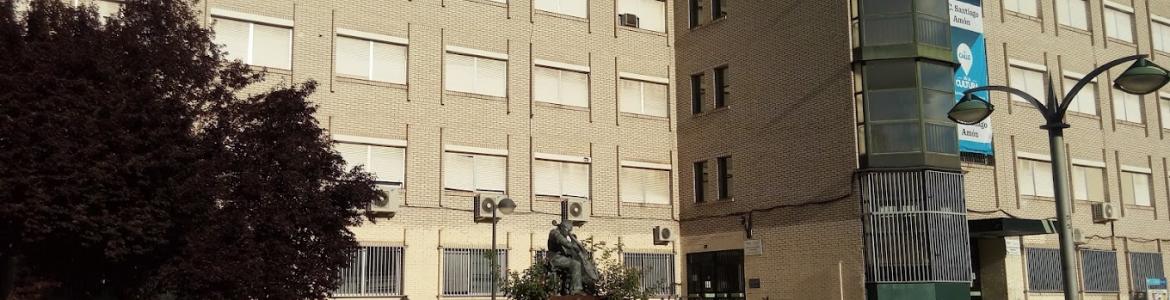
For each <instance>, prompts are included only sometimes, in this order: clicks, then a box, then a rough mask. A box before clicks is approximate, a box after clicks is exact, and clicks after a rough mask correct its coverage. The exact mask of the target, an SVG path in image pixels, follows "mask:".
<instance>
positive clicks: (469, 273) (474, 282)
mask: <svg viewBox="0 0 1170 300" xmlns="http://www.w3.org/2000/svg"><path fill="white" fill-rule="evenodd" d="M497 259H498V261H499V265H498V268H493V265H492V262H493V261H494V260H497ZM493 269H494V270H493ZM507 269H508V250H503V249H500V250H496V253H495V255H492V250H490V249H444V250H443V295H448V296H484V295H491V293H492V276H500V277H499V278H500V279H502V278H503V276H504V272H506V271H507ZM500 282H502V280H500Z"/></svg>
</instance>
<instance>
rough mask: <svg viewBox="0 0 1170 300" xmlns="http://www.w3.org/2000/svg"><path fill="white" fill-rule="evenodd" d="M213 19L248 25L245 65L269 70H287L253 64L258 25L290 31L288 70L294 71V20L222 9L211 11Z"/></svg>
mask: <svg viewBox="0 0 1170 300" xmlns="http://www.w3.org/2000/svg"><path fill="white" fill-rule="evenodd" d="M211 18H213V19H229V20H232V21H236V22H243V23H247V24H248V54H247V55H245V56H244V57H246V58H247V59H246V60H244V64H247V65H255V66H261V67H269V68H275V69H285V68H283V66H263V65H256V64H254V63H253V62H254V61H255V43H256V41H255V37H254V36H255V33H256V25H257V24H259V25H260V26H269V27H278V28H284V29H288V45H289V47H288V57H289V61H288V68H287V69H288V70H291V69H292V58H293V40H292V39H293V28H294V25H295V24H294V23H293V21H292V20H287V19H281V18H274V17H268V16H261V15H254V14H249V13H242V12H237V11H231V10H226V9H220V8H212V9H211Z"/></svg>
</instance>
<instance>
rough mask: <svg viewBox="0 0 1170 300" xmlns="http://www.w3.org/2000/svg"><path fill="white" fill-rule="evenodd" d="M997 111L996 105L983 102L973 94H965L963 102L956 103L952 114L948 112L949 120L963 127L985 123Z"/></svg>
mask: <svg viewBox="0 0 1170 300" xmlns="http://www.w3.org/2000/svg"><path fill="white" fill-rule="evenodd" d="M994 111H995V105H992V104H991V102H987V100H983V98H979V96H976V95H975V94H972V93H965V94H963V100H961V101H959V103H955V106H954V107H952V108H951V111H950V112H947V118H949V119H951V121H955V123H959V124H963V125H974V124H979V122H983V120H984V119H987V117H989V116H991V113H992V112H994Z"/></svg>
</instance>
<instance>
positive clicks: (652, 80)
mask: <svg viewBox="0 0 1170 300" xmlns="http://www.w3.org/2000/svg"><path fill="white" fill-rule="evenodd" d="M618 75H619V76H618V77H619V78H618V80H619V82H618V85H619V86H620V85H621V80H630V81H635V82H638V84H639V85H638V97H639V98H638V108H639V110H640V111H637V112H633V111H622V112H626V113H632V114H639V115H647V116H655V117H669V116H670V79H667V78H663V77H655V76H647V75H640V74H633V73H626V72H621V73H620V74H618ZM647 84H659V85H664V86H666V95H665V96H666V97H665V99H663V101H666V111H665V112H664V114H663V115H661V116H660V115H655V114H650V113H648V112H647V111H646V85H647ZM618 97H619V99H618V101H619V102H621V101H622V100H624V99H620V98H621V95H620V93H619V96H618ZM621 106H622V105H621V104H620V103H619V104H618V107H619V108H620V107H621ZM619 110H620V109H619Z"/></svg>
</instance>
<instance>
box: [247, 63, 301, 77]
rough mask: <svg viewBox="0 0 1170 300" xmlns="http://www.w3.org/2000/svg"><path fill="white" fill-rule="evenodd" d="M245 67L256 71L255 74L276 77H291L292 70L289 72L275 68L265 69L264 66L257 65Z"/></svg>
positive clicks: (288, 70)
mask: <svg viewBox="0 0 1170 300" xmlns="http://www.w3.org/2000/svg"><path fill="white" fill-rule="evenodd" d="M246 66H248V67H249V68H251V69H252V71H257V72H263V73H268V74H277V75H286V76H291V75H292V70H290V69H281V68H276V67H266V66H258V65H246Z"/></svg>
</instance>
